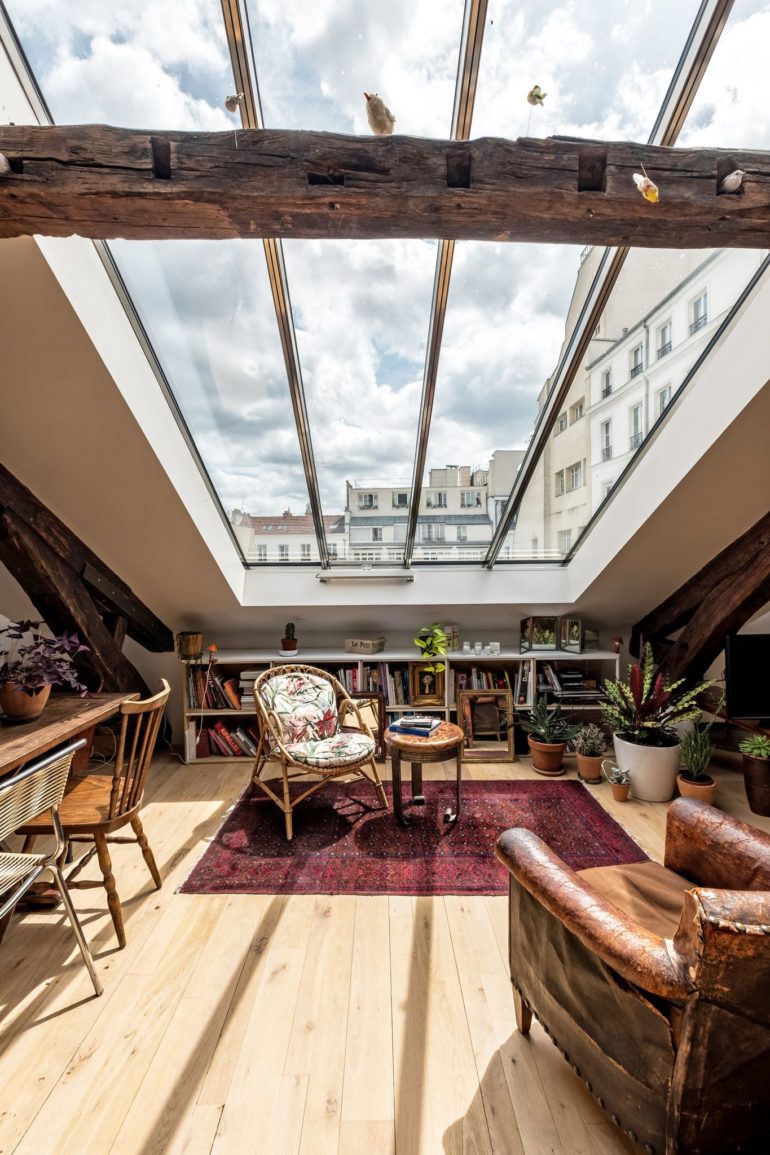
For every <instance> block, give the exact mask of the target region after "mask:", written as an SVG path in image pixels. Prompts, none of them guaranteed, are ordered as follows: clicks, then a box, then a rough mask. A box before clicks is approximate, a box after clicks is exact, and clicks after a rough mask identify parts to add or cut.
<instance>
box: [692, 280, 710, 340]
mask: <svg viewBox="0 0 770 1155" xmlns="http://www.w3.org/2000/svg"><path fill="white" fill-rule="evenodd" d="M708 319H709V302H708V293H707V292H706V291H705V290H704V291H703V292H702V293H701V294H700V296H699V297H696V298H695V300H694V301H693V303H692V305H691V306H690V332H691V333H697V332H698V330H699V329H702V328H703V326H704V325H707V324H708Z"/></svg>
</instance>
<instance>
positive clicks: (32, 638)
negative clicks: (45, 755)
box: [0, 621, 88, 722]
mask: <svg viewBox="0 0 770 1155" xmlns="http://www.w3.org/2000/svg"><path fill="white" fill-rule="evenodd" d="M42 625H43V623H42V622H33V621H23V622H9V623H8V625H7V626H4V627H3V629H0V638H5V639H7V642H8V643H9V644H8V648H7V649H4V650H3V651H1V652H0V706H1V707H2V709H3V712H4V714H5V719H4V720H5V721H6V722H32V721H34V719H35V718H39V717H40V715H41V714H42V712H43V708H44V707H45V704H46V702H47V701H48V697H49V694H50V693H51V686H67V687H69V689H71V690H77V691H82V690H84V689H85V687H84V686H83V685H82V683H81V682H80V681H79V680H78V675H77V670H76V669H75V666H74V665H73V662H72V659H73V657H74V656H75V654H82V653H84V652H86V651H87V650H88V646H84V645H83V644H82V643H81V641H80V638H79V637H78V636H77V634H74V633H73V634H67V633H63V634H60V635H59V636H58V637H49V636H48V635H47V634H44V633H43V632H42V630H41V628H40V627H41V626H42ZM0 644H2V643H0Z"/></svg>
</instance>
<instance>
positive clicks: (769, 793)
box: [738, 734, 770, 815]
mask: <svg viewBox="0 0 770 1155" xmlns="http://www.w3.org/2000/svg"><path fill="white" fill-rule="evenodd" d="M738 749H739V750H740V752H741V754H743V785H744V786H745V787H746V797H747V798H748V800H749V809H750V810H751V811H752V812H753V813H754V814H764V815H770V738H768V737H767V735H766V734H752V735H751V737H750V738H744V739H743V741H742V742H741V744H740V745H739V747H738Z"/></svg>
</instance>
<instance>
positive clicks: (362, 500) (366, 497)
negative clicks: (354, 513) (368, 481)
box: [358, 493, 377, 509]
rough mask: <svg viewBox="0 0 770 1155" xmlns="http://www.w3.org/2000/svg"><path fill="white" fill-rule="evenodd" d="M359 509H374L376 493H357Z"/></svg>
mask: <svg viewBox="0 0 770 1155" xmlns="http://www.w3.org/2000/svg"><path fill="white" fill-rule="evenodd" d="M358 508H359V509H376V508H377V494H376V493H359V495H358Z"/></svg>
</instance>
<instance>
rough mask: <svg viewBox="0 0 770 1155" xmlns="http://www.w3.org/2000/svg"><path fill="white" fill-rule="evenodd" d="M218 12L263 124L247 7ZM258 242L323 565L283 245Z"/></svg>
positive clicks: (248, 113)
mask: <svg viewBox="0 0 770 1155" xmlns="http://www.w3.org/2000/svg"><path fill="white" fill-rule="evenodd" d="M222 15H223V18H224V22H225V32H226V35H227V43H228V47H229V49H230V62H231V65H232V69H233V79H234V81H235V85H236V89H237V91H238V92H242V93H243V101H242V102H241V105H240V111H241V122H242V124H243V127H244V128H254V129H260V128H263V127H264V121H263V118H262V106H261V101H260V98H259V84H258V81H257V71H256V65H255V63H254V56H253V52H252V47H251V33H250V32H249V20H248V13H247V11H246V5H245V3H244V0H222ZM262 244H263V246H264V251H265V261H266V264H267V275H268V278H269V280H270V291H271V293H272V296H273V306H274V308H275V317H276V321H277V324H278V333H279V336H280V338H281V349H282V350H283V359H284V364H285V366H286V380H287V384H288V388H289V396H290V397H291V405H292V410H293V413H294V423H295V425H296V428H297V440H298V442H299V450H300V456H301V458H302V468H303V470H304V472H305V483H306V485H307V491H308V500H309V502H310V513H311V516H312V518H313V528H314V530H315V535H316V542H317V545H318V556H319V558H320V561H321V566H322V567H323V569H328V568H329V565H330V561H329V547H328V543H327V541H326V529H325V527H324V520H323V506H322V503H321V491H320V487H319V484H318V471H317V470H316V464H315V455H314V453H313V441H312V438H311V435H310V420H309V418H308V412H307V401H306V398H305V387H304V383H303V381H302V367H301V365H300V359H299V350H298V348H297V334H296V330H295V327H294V316H293V314H292V310H291V297H290V295H289V283H288V278H287V276H286V264H285V262H284V259H283V245H282V243H281V241H280V240H271V239H263V241H262Z"/></svg>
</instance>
